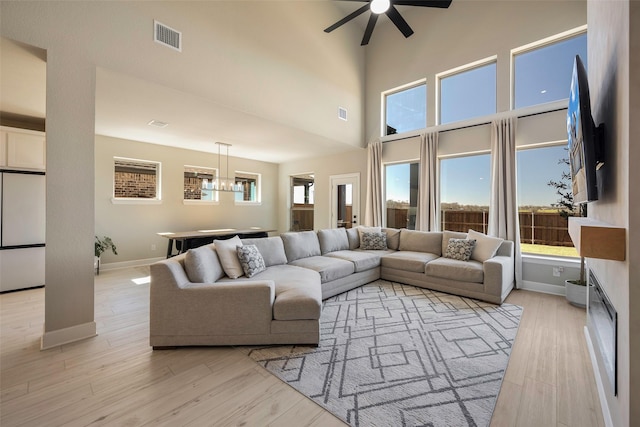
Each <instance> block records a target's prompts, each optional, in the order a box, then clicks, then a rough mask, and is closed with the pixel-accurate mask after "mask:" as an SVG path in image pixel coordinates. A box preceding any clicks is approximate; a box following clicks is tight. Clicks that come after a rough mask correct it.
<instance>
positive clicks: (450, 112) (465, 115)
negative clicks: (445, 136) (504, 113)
mask: <svg viewBox="0 0 640 427" xmlns="http://www.w3.org/2000/svg"><path fill="white" fill-rule="evenodd" d="M488 61H490V62H489V63H487V62H488ZM495 61H496V59H495V57H492V58H489V59H485V60H482V61H479V62H477V63H474V64H471V65H465V66H464V67H460V68H457V69H455V70H450V71H446V72H445V73H441V74H438V75H436V79H437V80H438V84H439V98H440V99H439V102H440V109H439V119H440V120H439V123H440V124H445V123H451V122H456V121H459V120H465V119H471V118H474V117H480V116H486V115H489V114H494V113H495V112H496V62H495Z"/></svg>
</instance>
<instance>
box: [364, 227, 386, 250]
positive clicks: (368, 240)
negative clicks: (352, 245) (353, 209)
mask: <svg viewBox="0 0 640 427" xmlns="http://www.w3.org/2000/svg"><path fill="white" fill-rule="evenodd" d="M360 247H361V248H362V249H365V250H374V251H384V250H386V249H387V235H386V233H384V232H382V231H381V232H379V233H371V232H364V233H362V239H361V240H360Z"/></svg>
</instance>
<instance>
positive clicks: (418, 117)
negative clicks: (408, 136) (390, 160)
mask: <svg viewBox="0 0 640 427" xmlns="http://www.w3.org/2000/svg"><path fill="white" fill-rule="evenodd" d="M383 97H384V102H383V105H384V114H385V116H384V118H383V120H382V123H384V124H385V128H384V129H383V132H382V135H393V134H396V133H402V132H408V131H412V130H416V129H423V128H426V127H427V84H426V83H419V84H415V83H411V84H410V85H408V86H403V87H402V88H398V89H393V90H391V91H388V92H384V93H383Z"/></svg>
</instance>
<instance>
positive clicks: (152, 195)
mask: <svg viewBox="0 0 640 427" xmlns="http://www.w3.org/2000/svg"><path fill="white" fill-rule="evenodd" d="M113 163H114V174H113V197H114V198H115V199H145V200H160V179H159V176H160V163H158V162H151V161H147V160H136V159H125V158H121V157H114V159H113Z"/></svg>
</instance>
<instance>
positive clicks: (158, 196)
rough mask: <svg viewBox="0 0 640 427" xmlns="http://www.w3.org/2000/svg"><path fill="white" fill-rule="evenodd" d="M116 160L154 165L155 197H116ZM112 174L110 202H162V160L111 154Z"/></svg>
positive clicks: (150, 203)
mask: <svg viewBox="0 0 640 427" xmlns="http://www.w3.org/2000/svg"><path fill="white" fill-rule="evenodd" d="M118 160H122V161H126V162H137V163H148V164H154V165H156V197H153V198H142V197H116V162H117V161H118ZM111 171H112V173H113V175H112V179H111V182H112V193H111V203H113V204H131V205H135V204H140V205H155V204H161V203H162V162H159V161H156V160H144V159H134V158H131V157H121V156H113V168H112V169H111Z"/></svg>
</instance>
